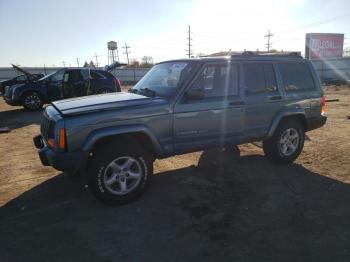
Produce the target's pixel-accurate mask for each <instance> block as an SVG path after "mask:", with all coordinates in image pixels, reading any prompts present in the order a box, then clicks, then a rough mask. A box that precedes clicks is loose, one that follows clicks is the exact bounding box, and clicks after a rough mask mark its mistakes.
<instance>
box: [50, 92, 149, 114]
mask: <svg viewBox="0 0 350 262" xmlns="http://www.w3.org/2000/svg"><path fill="white" fill-rule="evenodd" d="M151 102H152V98H150V97H147V96H142V95H138V94H133V93H125V92H117V93H109V94H102V95H92V96H84V97H77V98H72V99H66V100H60V101H56V102H52V103H51V104H52V105H53V106H54V107H55V108H56V109H57V110H58V111H59V112H60V114H61V115H62V116H74V115H80V114H85V113H91V112H98V111H104V110H113V109H118V108H122V107H123V108H125V107H128V106H138V105H144V104H148V103H151Z"/></svg>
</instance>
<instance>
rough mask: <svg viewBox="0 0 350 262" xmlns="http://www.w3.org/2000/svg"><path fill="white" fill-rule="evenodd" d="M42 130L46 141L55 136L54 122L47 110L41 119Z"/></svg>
mask: <svg viewBox="0 0 350 262" xmlns="http://www.w3.org/2000/svg"><path fill="white" fill-rule="evenodd" d="M40 132H41V135H42V136H43V137H44V138H45V140H46V141H47V140H48V139H49V138H54V122H53V121H52V120H50V119H49V117H48V116H47V115H46V113H45V111H44V113H43V117H42V120H41V126H40Z"/></svg>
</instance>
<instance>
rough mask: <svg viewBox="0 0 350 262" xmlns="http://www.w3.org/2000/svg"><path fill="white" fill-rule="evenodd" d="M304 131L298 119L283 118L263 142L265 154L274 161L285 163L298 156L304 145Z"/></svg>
mask: <svg viewBox="0 0 350 262" xmlns="http://www.w3.org/2000/svg"><path fill="white" fill-rule="evenodd" d="M304 140H305V131H304V128H303V126H302V125H301V124H300V122H299V121H297V120H295V119H287V120H284V121H283V122H282V123H280V125H279V126H278V127H277V129H276V131H275V133H274V134H273V136H272V137H271V138H269V139H268V140H266V141H264V142H263V149H264V153H265V155H266V156H267V157H268V158H269V159H271V160H272V161H273V162H275V163H280V164H287V163H291V162H293V161H294V160H295V159H297V158H298V156H299V155H300V153H301V151H302V150H303V147H304Z"/></svg>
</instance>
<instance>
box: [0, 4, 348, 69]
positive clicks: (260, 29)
mask: <svg viewBox="0 0 350 262" xmlns="http://www.w3.org/2000/svg"><path fill="white" fill-rule="evenodd" d="M188 25H191V32H192V34H191V38H192V42H191V43H192V49H193V54H194V55H198V54H211V53H215V52H219V51H227V50H230V49H231V50H232V51H236V50H237V51H239V50H244V49H246V50H257V49H259V50H266V45H265V44H266V42H267V39H266V38H264V35H266V34H267V31H268V30H270V31H271V32H272V34H273V35H274V36H272V38H271V42H272V48H274V49H277V50H281V49H283V50H295V51H301V52H304V49H305V48H304V46H305V34H306V33H310V32H313V33H344V34H345V44H344V45H345V47H350V0H328V1H320V0H277V1H275V0H264V1H259V0H255V1H254V0H240V1H236V0H187V1H186V0H178V1H176V0H172V1H167V0H147V1H146V0H144V1H137V0H133V1H131V0H114V1H112V0H99V1H87V0H50V1H47V0H21V1H20V0H0V39H1V40H0V66H5V67H6V66H10V63H16V64H18V65H21V66H43V65H44V64H45V66H47V67H48V66H63V64H65V65H66V66H77V57H78V59H79V64H80V66H81V65H82V64H83V63H84V61H90V60H92V61H94V62H95V61H96V56H97V61H98V63H99V65H101V66H103V65H106V64H107V62H108V59H107V42H108V41H111V40H113V41H116V42H117V43H118V46H119V57H120V61H126V54H125V49H123V48H122V46H124V45H125V43H126V44H127V46H130V49H129V51H130V54H129V57H130V58H131V59H137V60H141V58H142V57H143V56H151V57H153V59H154V61H155V62H160V61H164V60H168V59H176V58H184V57H186V53H187V43H188V41H187V39H186V38H187V37H188ZM95 55H96V56H95Z"/></svg>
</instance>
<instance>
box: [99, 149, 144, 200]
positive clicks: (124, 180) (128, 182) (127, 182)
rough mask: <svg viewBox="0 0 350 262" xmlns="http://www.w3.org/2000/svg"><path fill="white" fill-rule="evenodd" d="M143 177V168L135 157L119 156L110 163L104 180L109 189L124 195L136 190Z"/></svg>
mask: <svg viewBox="0 0 350 262" xmlns="http://www.w3.org/2000/svg"><path fill="white" fill-rule="evenodd" d="M141 179H142V168H141V164H140V163H139V161H138V160H136V159H135V158H133V157H129V156H127V157H119V158H117V159H115V160H113V161H111V162H110V163H109V165H108V166H107V167H106V169H105V172H104V178H103V182H104V185H105V187H106V188H107V190H108V191H110V192H111V193H113V194H116V195H124V194H127V193H129V192H131V191H132V190H134V189H135V188H136V187H137V185H138V184H139V183H140V182H141Z"/></svg>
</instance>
